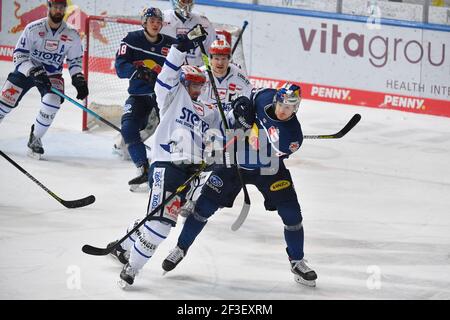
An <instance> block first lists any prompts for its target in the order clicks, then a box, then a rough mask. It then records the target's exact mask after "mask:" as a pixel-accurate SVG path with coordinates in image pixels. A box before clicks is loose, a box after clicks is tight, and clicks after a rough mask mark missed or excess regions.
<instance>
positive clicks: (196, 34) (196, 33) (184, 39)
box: [177, 24, 208, 52]
mask: <svg viewBox="0 0 450 320" xmlns="http://www.w3.org/2000/svg"><path fill="white" fill-rule="evenodd" d="M207 35H208V32H206V30H205V29H204V28H203V26H202V25H201V24H197V25H196V26H195V27H193V28H192V29H191V30H189V32H188V33H187V34H180V35H178V36H177V39H178V50H180V51H181V52H187V51H189V50H191V49H195V48H197V47H198V46H199V45H200V43H201V42H203V41H205V39H206V36H207Z"/></svg>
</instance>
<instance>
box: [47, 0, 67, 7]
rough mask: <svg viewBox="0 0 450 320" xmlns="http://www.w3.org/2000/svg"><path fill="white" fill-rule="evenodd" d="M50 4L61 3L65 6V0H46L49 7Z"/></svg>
mask: <svg viewBox="0 0 450 320" xmlns="http://www.w3.org/2000/svg"><path fill="white" fill-rule="evenodd" d="M52 4H62V5H64V6H66V7H67V0H47V5H48V7H49V8H50V7H51V6H52Z"/></svg>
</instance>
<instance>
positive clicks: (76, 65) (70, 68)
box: [69, 64, 81, 70]
mask: <svg viewBox="0 0 450 320" xmlns="http://www.w3.org/2000/svg"><path fill="white" fill-rule="evenodd" d="M76 67H78V68H81V65H80V64H74V65H73V66H70V67H69V70H72V68H76Z"/></svg>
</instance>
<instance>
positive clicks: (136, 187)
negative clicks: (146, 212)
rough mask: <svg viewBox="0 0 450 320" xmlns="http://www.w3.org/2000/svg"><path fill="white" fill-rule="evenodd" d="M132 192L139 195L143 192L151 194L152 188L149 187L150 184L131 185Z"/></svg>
mask: <svg viewBox="0 0 450 320" xmlns="http://www.w3.org/2000/svg"><path fill="white" fill-rule="evenodd" d="M130 191H131V192H137V193H142V192H149V191H150V188H149V186H148V183H143V184H131V185H130Z"/></svg>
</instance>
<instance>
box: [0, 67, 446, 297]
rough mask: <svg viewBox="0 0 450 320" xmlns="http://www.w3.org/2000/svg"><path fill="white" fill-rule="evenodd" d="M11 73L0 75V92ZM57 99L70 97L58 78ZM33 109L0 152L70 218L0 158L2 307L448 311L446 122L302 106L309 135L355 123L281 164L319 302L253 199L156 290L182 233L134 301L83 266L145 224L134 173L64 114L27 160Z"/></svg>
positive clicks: (277, 223)
mask: <svg viewBox="0 0 450 320" xmlns="http://www.w3.org/2000/svg"><path fill="white" fill-rule="evenodd" d="M10 67H11V64H9V63H5V62H2V63H0V70H1V72H0V76H1V82H2V83H3V81H4V79H5V78H6V75H7V73H8V72H9V71H10ZM66 79H67V80H68V81H66V83H67V84H66V86H67V91H66V93H67V94H68V95H69V96H71V97H74V96H75V92H74V90H73V88H72V87H71V85H70V78H68V77H66ZM38 109H39V96H38V92H37V90H35V89H32V91H31V92H30V93H29V94H28V95H27V96H25V98H24V99H23V100H22V103H21V105H20V106H19V107H18V108H17V109H16V110H14V111H13V112H12V113H11V114H9V116H8V117H7V118H6V119H5V120H4V121H3V122H2V124H1V125H0V149H1V150H3V151H4V152H5V153H7V154H8V155H9V156H10V157H12V158H13V159H14V160H16V161H17V162H18V163H19V164H20V165H21V166H23V167H24V168H25V169H26V170H27V171H28V172H30V173H31V174H32V175H33V176H35V177H36V178H37V179H38V180H39V181H41V182H42V183H43V184H44V185H46V186H47V187H48V188H49V189H50V190H52V191H53V192H55V193H56V194H57V195H58V196H60V197H61V198H63V199H66V200H71V199H76V198H81V197H84V196H87V195H89V194H94V195H95V196H96V198H97V201H96V202H95V203H94V204H93V205H90V206H88V207H85V208H81V209H71V210H69V209H66V208H64V207H63V206H62V205H61V204H60V203H58V202H57V201H56V200H55V199H53V198H52V197H50V196H49V195H48V194H47V193H46V192H45V191H43V190H42V189H40V188H39V187H38V186H37V185H36V184H35V183H34V182H32V181H31V180H30V179H29V178H27V177H26V176H25V175H23V174H22V173H21V172H20V171H18V170H17V169H16V168H14V167H13V166H12V165H10V164H9V163H8V162H7V161H6V160H5V159H3V158H1V157H0V257H1V258H0V272H1V273H0V299H261V300H275V299H450V161H449V160H450V119H448V118H441V117H435V116H424V115H416V114H411V113H402V112H397V111H387V110H376V109H371V108H359V107H353V106H343V105H334V104H328V103H318V102H312V101H303V102H302V106H301V109H300V111H299V115H298V116H299V118H300V119H301V123H302V126H303V131H304V133H305V134H325V133H333V132H335V131H337V130H339V129H340V128H341V127H342V126H343V125H344V124H345V123H346V122H347V121H348V119H350V118H351V116H352V115H353V114H354V113H360V114H361V115H362V121H361V122H360V124H358V125H357V127H355V128H354V129H353V130H352V131H351V132H350V133H349V134H348V135H347V136H345V137H344V138H342V139H339V140H306V141H304V143H303V146H302V147H301V149H300V151H299V152H297V153H296V154H295V155H294V156H293V157H292V158H291V159H289V160H288V161H287V165H288V167H289V168H290V170H291V173H292V175H293V179H294V181H295V186H296V190H297V193H298V194H299V198H300V203H301V206H302V212H303V217H304V221H303V224H304V228H305V252H306V258H307V259H308V260H309V264H310V265H311V266H312V267H313V268H314V269H315V270H316V271H317V273H318V281H317V287H316V288H308V287H304V286H301V285H299V284H297V283H295V282H294V281H293V276H292V274H291V273H290V270H289V264H288V260H287V257H286V254H285V243H284V238H283V225H282V223H281V220H280V219H279V217H278V216H277V214H276V213H275V212H266V211H265V210H264V208H263V201H262V196H261V195H260V194H259V193H258V192H257V190H256V189H255V188H254V187H252V186H250V187H249V191H250V193H251V194H250V196H251V200H252V206H251V210H250V214H249V217H248V219H247V221H246V222H245V223H244V225H243V226H242V228H241V229H240V230H238V231H237V232H232V231H231V230H230V226H231V224H232V223H233V222H234V220H235V218H236V216H237V214H238V212H239V210H240V208H241V204H242V194H241V195H240V196H239V197H238V199H237V201H236V203H235V207H234V208H233V209H225V210H222V211H220V212H218V213H217V214H216V215H214V216H213V217H212V218H211V219H210V222H209V223H208V225H207V226H206V227H205V229H204V230H203V232H202V233H201V235H200V236H199V238H198V239H197V241H196V242H195V243H194V245H193V246H192V247H191V249H190V251H189V253H188V256H187V257H186V258H185V260H184V261H183V262H182V263H181V264H180V265H179V266H178V267H177V268H176V269H175V270H174V271H172V272H171V273H168V274H167V275H165V276H162V269H161V262H162V260H163V259H164V257H165V256H166V255H167V253H168V251H169V250H170V249H171V248H173V247H174V245H175V243H176V239H177V237H178V234H179V232H180V228H181V227H182V224H181V223H179V224H178V226H177V227H176V228H175V229H173V230H172V232H171V234H170V235H169V237H168V239H167V240H166V241H165V242H163V244H162V245H161V246H160V247H159V248H158V250H157V252H156V254H155V255H154V256H153V258H152V259H151V260H150V261H149V263H148V264H147V265H146V266H145V267H144V269H143V271H142V272H141V273H140V275H139V276H138V278H136V283H135V286H134V288H133V289H132V290H129V291H123V290H121V289H120V288H119V287H118V286H117V280H118V277H119V273H120V270H121V266H120V265H119V264H118V262H117V261H116V260H113V259H112V258H111V257H96V256H89V255H86V254H84V253H82V251H81V247H82V246H83V245H84V244H92V245H95V246H105V245H106V244H107V243H108V242H110V241H112V240H115V239H117V238H119V237H121V236H122V234H123V232H124V231H125V229H126V228H127V226H128V224H129V223H130V222H131V221H132V220H134V219H135V218H137V217H143V216H145V213H146V206H147V195H146V194H144V193H140V194H133V193H131V192H129V191H128V187H127V181H128V180H129V179H130V178H131V177H133V176H134V175H135V168H134V167H133V165H132V163H131V162H126V161H123V160H120V159H119V158H118V157H117V156H115V155H113V154H112V144H113V137H114V136H115V135H116V133H115V132H114V131H112V130H111V131H105V130H103V131H96V132H93V133H82V132H81V131H80V127H81V110H80V109H78V108H77V107H75V106H73V105H72V104H71V103H69V102H65V103H64V105H63V107H62V109H61V110H60V111H59V113H58V115H57V118H56V119H55V121H54V124H53V125H52V127H51V128H50V129H49V131H48V134H47V135H46V136H45V137H44V139H43V143H44V148H45V156H44V160H41V161H37V160H34V159H31V158H29V157H27V155H26V152H27V148H26V143H27V139H28V135H29V130H30V126H31V124H32V123H33V121H34V118H35V116H36V114H37V112H38Z"/></svg>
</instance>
